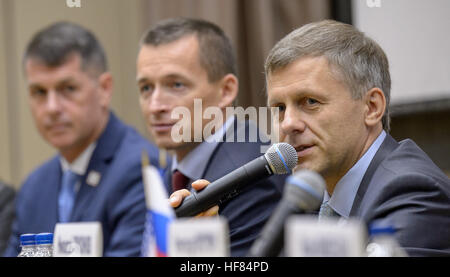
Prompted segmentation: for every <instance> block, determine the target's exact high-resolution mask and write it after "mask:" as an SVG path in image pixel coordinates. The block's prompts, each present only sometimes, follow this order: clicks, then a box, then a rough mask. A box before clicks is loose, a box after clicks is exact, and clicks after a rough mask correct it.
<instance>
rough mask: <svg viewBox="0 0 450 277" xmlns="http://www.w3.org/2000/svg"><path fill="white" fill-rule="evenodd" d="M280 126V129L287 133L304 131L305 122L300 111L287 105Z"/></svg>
mask: <svg viewBox="0 0 450 277" xmlns="http://www.w3.org/2000/svg"><path fill="white" fill-rule="evenodd" d="M280 127H281V131H282V132H283V133H285V134H287V135H289V134H295V133H302V132H303V131H305V128H306V123H305V121H304V117H303V115H302V113H301V111H299V110H298V109H295V108H291V107H287V108H286V111H285V113H284V116H283V118H282V121H281V126H280Z"/></svg>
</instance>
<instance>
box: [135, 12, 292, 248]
mask: <svg viewBox="0 0 450 277" xmlns="http://www.w3.org/2000/svg"><path fill="white" fill-rule="evenodd" d="M235 68H236V67H235V61H234V55H233V50H232V47H231V43H230V41H229V39H228V38H227V37H226V35H225V34H224V32H223V31H222V30H221V29H220V28H219V27H218V26H216V25H215V24H212V23H210V22H207V21H203V20H197V19H183V18H175V19H169V20H166V21H163V22H160V23H158V24H157V25H156V26H154V27H153V28H151V29H150V30H149V31H148V32H147V33H146V34H145V35H144V37H143V39H142V42H141V48H140V51H139V56H138V60H137V81H138V86H139V90H140V104H141V109H142V111H143V113H144V116H145V119H146V121H147V124H148V129H149V131H150V132H151V134H152V135H153V137H154V139H155V142H156V144H157V145H158V146H159V147H161V148H166V149H168V150H171V151H173V152H174V153H175V159H174V162H173V166H172V172H173V176H167V180H166V181H167V184H171V185H172V186H170V187H168V188H167V189H168V191H169V192H174V191H176V192H175V193H174V196H175V197H171V200H174V202H172V203H171V204H172V205H173V206H177V205H179V203H180V201H181V198H177V196H179V193H181V194H182V195H184V196H186V195H188V194H189V193H190V192H189V189H191V188H194V189H197V190H198V189H201V187H202V186H204V185H205V183H204V182H203V183H202V182H200V183H199V182H194V183H193V181H195V180H198V179H206V180H208V181H211V182H212V181H214V180H216V179H218V178H220V177H222V176H224V175H226V174H227V173H229V172H231V171H232V170H234V169H237V168H238V167H240V166H242V165H244V164H246V163H247V162H249V161H251V160H253V159H255V158H257V157H258V156H261V145H262V142H261V141H256V142H250V141H249V130H256V128H252V127H251V126H252V125H253V123H250V122H249V121H244V122H241V121H238V120H237V118H236V117H234V116H228V117H226V113H225V111H226V108H227V107H230V106H231V105H232V103H233V101H234V99H235V98H236V95H237V93H238V79H237V77H236V69H235ZM196 102H197V103H199V102H200V103H201V107H202V109H199V110H196V104H195V103H196ZM197 107H198V106H197ZM177 108H182V110H184V111H188V113H189V114H190V119H189V120H186V122H185V123H186V125H188V126H185V127H187V128H186V130H188V131H186V132H187V134H186V133H183V136H185V135H187V137H188V138H190V139H189V140H177V139H175V138H174V132H173V128H174V126H177V125H178V124H179V123H180V122H179V120H177V119H173V118H172V114H173V113H174V111H175V109H177ZM212 108H214V109H215V110H218V111H219V112H218V115H217V116H219V117H221V118H223V121H222V122H220V124H219V126H218V125H216V124H214V125H215V127H214V131H213V132H212V133H211V134H208V133H207V132H206V133H205V130H206V128H205V126H207V125H208V124H210V123H211V122H212V120H213V119H214V118H212V117H210V118H207V117H204V116H202V119H201V121H200V120H199V121H200V122H197V123H200V124H197V123H195V118H194V117H195V116H194V114H195V113H196V112H198V113H200V114H201V115H203V114H204V113H203V111H206V109H209V110H211V109H212ZM216 119H217V118H216ZM180 121H181V120H180ZM242 132H244V133H242ZM175 133H176V132H175ZM227 134H234V135H235V138H236V137H239V134H246V139H245V142H239V141H236V139H235V140H233V142H230V139H228V138H229V136H227ZM230 136H231V135H230ZM225 138H227V139H225ZM225 140H226V141H225ZM284 178H285V176H272V177H270V178H268V179H265V180H260V181H258V182H254V183H251V184H248V187H247V188H245V189H243V190H242V191H239V192H236V195H235V196H234V197H232V198H231V199H224V201H223V202H222V203H220V204H219V206H218V207H217V206H216V207H215V208H212V209H210V210H209V211H208V214H214V213H217V211H218V213H219V215H221V216H224V217H225V218H226V219H227V220H228V224H229V229H230V242H231V255H232V256H245V255H246V254H247V251H248V250H249V248H250V246H251V244H252V242H253V241H254V240H255V238H256V237H257V236H258V235H259V233H260V231H261V228H262V227H263V226H264V224H265V222H266V220H267V219H268V218H269V216H270V215H271V213H272V211H273V209H274V207H275V206H276V204H277V202H278V201H279V199H280V196H281V192H280V190H279V188H278V187H277V185H276V184H284ZM280 186H281V185H280Z"/></svg>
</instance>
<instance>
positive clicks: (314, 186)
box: [284, 169, 325, 211]
mask: <svg viewBox="0 0 450 277" xmlns="http://www.w3.org/2000/svg"><path fill="white" fill-rule="evenodd" d="M324 192H325V180H324V179H323V178H322V176H320V175H319V174H318V173H316V172H314V171H311V170H307V169H302V170H300V171H298V172H296V173H295V174H293V175H291V176H289V178H288V179H287V180H286V186H285V191H284V196H285V197H287V198H288V199H290V200H291V201H294V202H295V203H297V204H298V205H300V206H301V208H302V209H304V210H305V211H314V210H316V209H318V208H319V207H320V205H321V204H322V201H323V195H324Z"/></svg>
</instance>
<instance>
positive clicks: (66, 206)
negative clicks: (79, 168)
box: [58, 170, 78, 222]
mask: <svg viewBox="0 0 450 277" xmlns="http://www.w3.org/2000/svg"><path fill="white" fill-rule="evenodd" d="M77 180H78V175H77V174H75V173H73V172H72V171H70V170H66V171H64V173H63V176H62V184H61V191H60V192H59V198H58V207H59V221H60V222H69V220H70V215H71V214H72V208H73V204H74V202H75V184H76V182H77Z"/></svg>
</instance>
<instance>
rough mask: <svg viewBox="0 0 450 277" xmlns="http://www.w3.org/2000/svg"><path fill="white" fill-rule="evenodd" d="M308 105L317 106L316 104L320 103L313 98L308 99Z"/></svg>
mask: <svg viewBox="0 0 450 277" xmlns="http://www.w3.org/2000/svg"><path fill="white" fill-rule="evenodd" d="M306 104H308V105H316V104H319V101H317V100H316V99H313V98H308V99H306Z"/></svg>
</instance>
